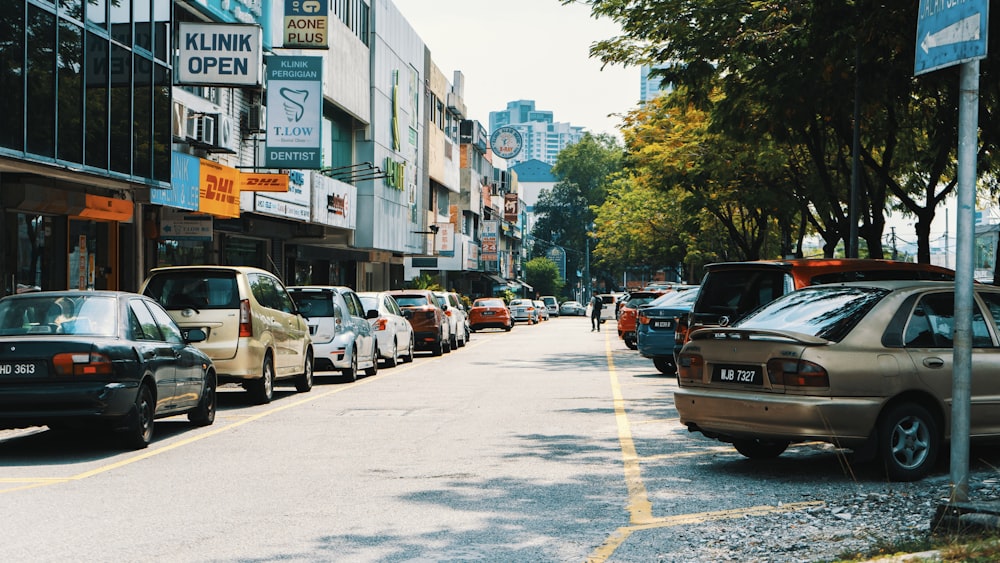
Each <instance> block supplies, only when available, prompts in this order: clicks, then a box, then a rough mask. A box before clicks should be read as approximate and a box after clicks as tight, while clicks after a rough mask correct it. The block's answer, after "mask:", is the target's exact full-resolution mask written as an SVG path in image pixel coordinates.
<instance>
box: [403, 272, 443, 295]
mask: <svg viewBox="0 0 1000 563" xmlns="http://www.w3.org/2000/svg"><path fill="white" fill-rule="evenodd" d="M406 285H407V288H409V289H427V290H430V291H444V288H443V287H442V286H441V284H440V283H438V282H437V280H435V279H434V278H433V277H432V276H431V275H430V274H428V273H422V274H420V275H419V276H417V277H415V278H413V279H412V280H410V282H409V283H407V284H406Z"/></svg>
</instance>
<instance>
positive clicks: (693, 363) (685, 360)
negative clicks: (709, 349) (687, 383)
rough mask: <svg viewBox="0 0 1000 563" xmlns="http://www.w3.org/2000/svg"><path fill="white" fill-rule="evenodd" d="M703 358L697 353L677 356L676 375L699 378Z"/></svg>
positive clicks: (703, 362) (684, 377) (703, 361)
mask: <svg viewBox="0 0 1000 563" xmlns="http://www.w3.org/2000/svg"><path fill="white" fill-rule="evenodd" d="M704 365H705V359H704V358H702V357H701V356H699V355H698V354H690V353H689V354H681V355H680V356H678V358H677V377H679V378H681V379H701V368H702V366H704Z"/></svg>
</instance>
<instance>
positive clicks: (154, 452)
mask: <svg viewBox="0 0 1000 563" xmlns="http://www.w3.org/2000/svg"><path fill="white" fill-rule="evenodd" d="M438 359H440V357H437V358H431V359H430V360H431V361H434V360H438ZM421 363H422V364H423V363H427V362H421ZM414 366H415V364H412V363H411V364H408V365H406V366H399V367H396V368H393V371H391V372H386V373H385V374H384V375H383V374H382V373H381V372H379V373H378V374H377V375H375V376H369V377H366V378H363V379H359V380H358V381H355V382H352V383H350V384H347V385H343V386H339V387H337V388H336V389H331V390H329V391H326V392H323V393H318V394H317V393H309V395H308V396H306V397H304V398H302V399H298V400H296V401H293V402H291V403H287V404H283V405H279V406H277V407H274V408H272V409H269V410H266V411H263V412H259V413H256V414H253V415H249V416H247V417H246V418H243V419H241V420H239V421H237V422H233V423H231V424H227V425H226V426H221V427H217V428H214V429H212V430H209V431H207V432H203V433H200V434H197V435H195V436H191V437H189V438H185V439H182V440H178V441H176V442H172V443H170V444H167V445H164V446H162V447H158V448H150V449H147V450H143V452H142V453H139V454H137V455H134V456H132V457H129V458H125V459H123V460H121V461H117V462H115V463H109V464H107V465H102V466H100V467H96V468H94V469H91V470H89V471H84V472H83V473H78V474H76V475H73V476H70V477H62V478H59V477H54V478H23V479H18V480H14V481H0V483H3V482H16V483H28V484H27V485H24V486H21V487H14V488H10V489H0V494H3V493H11V492H15V491H23V490H26V489H34V488H37V487H44V486H48V485H54V484H58V483H66V482H69V481H79V480H82V479H87V478H89V477H93V476H95V475H100V474H101V473H107V472H109V471H112V470H115V469H118V468H121V467H125V466H126V465H131V464H133V463H136V462H138V461H142V460H145V459H149V458H151V457H155V456H158V455H160V454H162V453H166V452H169V451H171V450H175V449H177V448H181V447H183V446H187V445H189V444H192V443H194V442H198V441H200V440H204V439H206V438H210V437H212V436H217V435H219V434H222V433H223V432H228V431H230V430H233V429H235V428H239V427H240V426H243V425H245V424H250V423H251V422H256V421H258V420H260V419H262V418H265V417H268V416H271V415H272V414H276V413H279V412H282V411H286V410H288V409H292V408H295V407H298V406H302V405H305V404H307V403H312V402H314V401H318V400H320V399H324V398H326V397H329V396H331V395H335V394H337V393H342V392H344V391H347V390H348V389H353V388H354V387H357V386H358V385H365V384H368V383H371V382H372V381H377V380H379V379H381V378H382V377H384V376H389V375H392V374H398V373H400V372H403V371H409V370H410V369H412V368H413V367H414Z"/></svg>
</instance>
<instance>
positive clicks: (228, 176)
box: [198, 158, 240, 218]
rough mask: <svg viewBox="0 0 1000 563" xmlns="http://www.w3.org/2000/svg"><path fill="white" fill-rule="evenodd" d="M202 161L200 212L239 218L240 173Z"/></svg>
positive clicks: (208, 161)
mask: <svg viewBox="0 0 1000 563" xmlns="http://www.w3.org/2000/svg"><path fill="white" fill-rule="evenodd" d="M200 160H201V166H200V169H201V177H200V179H199V188H198V196H199V198H198V211H201V212H202V213H210V214H212V215H216V216H219V217H231V218H237V217H239V216H240V186H239V181H240V171H239V170H237V169H235V168H231V167H229V166H223V165H221V164H219V163H218V162H212V161H211V160H205V159H204V158H202V159H200Z"/></svg>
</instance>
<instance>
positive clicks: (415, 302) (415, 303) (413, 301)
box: [393, 295, 428, 307]
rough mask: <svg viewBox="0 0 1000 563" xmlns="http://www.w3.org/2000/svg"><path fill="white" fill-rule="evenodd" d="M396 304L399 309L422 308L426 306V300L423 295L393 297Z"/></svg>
mask: <svg viewBox="0 0 1000 563" xmlns="http://www.w3.org/2000/svg"><path fill="white" fill-rule="evenodd" d="M393 297H395V298H396V303H397V304H399V306H400V307H423V306H424V305H427V304H428V303H427V298H426V297H424V296H423V295H394V296H393Z"/></svg>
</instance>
